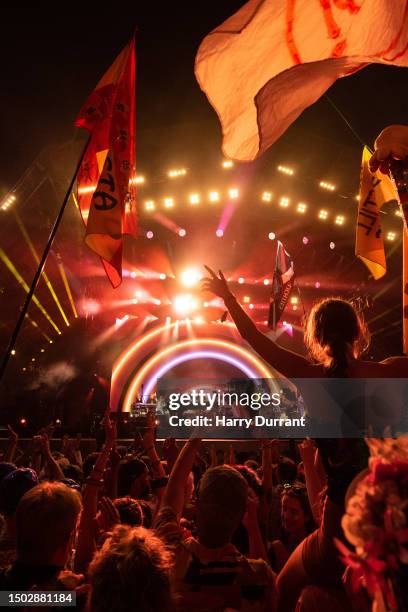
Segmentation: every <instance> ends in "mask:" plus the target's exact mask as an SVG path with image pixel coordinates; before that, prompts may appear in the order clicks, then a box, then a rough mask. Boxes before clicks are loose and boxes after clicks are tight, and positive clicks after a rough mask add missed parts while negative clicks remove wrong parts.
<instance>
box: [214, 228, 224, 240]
mask: <svg viewBox="0 0 408 612" xmlns="http://www.w3.org/2000/svg"><path fill="white" fill-rule="evenodd" d="M215 235H216V236H217V238H222V237H223V235H224V230H222V229H217V231H216V232H215Z"/></svg>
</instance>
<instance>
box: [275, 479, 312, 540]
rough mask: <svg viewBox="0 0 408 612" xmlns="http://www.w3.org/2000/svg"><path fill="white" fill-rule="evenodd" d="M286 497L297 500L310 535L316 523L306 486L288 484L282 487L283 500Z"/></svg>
mask: <svg viewBox="0 0 408 612" xmlns="http://www.w3.org/2000/svg"><path fill="white" fill-rule="evenodd" d="M285 496H287V497H291V498H292V499H297V500H298V501H299V504H300V506H301V508H302V510H303V513H304V515H305V526H306V530H307V532H308V533H311V532H312V531H313V530H314V529H315V528H316V525H315V522H314V519H313V514H312V509H311V508H310V503H309V498H308V495H307V489H306V487H305V485H304V484H302V483H296V484H289V483H286V484H284V485H283V486H282V487H281V499H283V498H284V497H285Z"/></svg>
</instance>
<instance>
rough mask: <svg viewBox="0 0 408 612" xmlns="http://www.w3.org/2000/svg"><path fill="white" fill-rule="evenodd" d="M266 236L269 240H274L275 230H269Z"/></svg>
mask: <svg viewBox="0 0 408 612" xmlns="http://www.w3.org/2000/svg"><path fill="white" fill-rule="evenodd" d="M268 238H269V240H275V238H276V234H275V232H269V234H268Z"/></svg>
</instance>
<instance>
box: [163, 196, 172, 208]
mask: <svg viewBox="0 0 408 612" xmlns="http://www.w3.org/2000/svg"><path fill="white" fill-rule="evenodd" d="M164 206H165V207H166V208H173V207H174V198H164Z"/></svg>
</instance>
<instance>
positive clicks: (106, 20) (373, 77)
mask: <svg viewBox="0 0 408 612" xmlns="http://www.w3.org/2000/svg"><path fill="white" fill-rule="evenodd" d="M242 4H244V3H243V2H242V1H238V0H223V1H222V2H218V1H215V0H210V1H202V0H198V1H195V2H185V1H184V2H181V1H179V2H174V3H167V2H156V3H153V2H150V3H149V2H135V3H132V4H130V3H125V4H124V5H122V4H121V3H109V4H108V3H96V2H90V3H75V2H73V3H72V2H71V3H67V4H63V5H59V6H58V7H57V6H56V5H55V4H53V5H51V4H50V3H35V4H28V3H27V4H24V5H20V3H9V4H8V7H7V11H8V13H9V15H8V17H7V18H6V19H3V28H2V34H1V37H0V49H1V58H2V74H1V115H0V134H1V145H2V146H1V171H0V194H2V193H4V192H5V191H8V190H9V189H10V188H11V187H12V186H13V184H14V182H15V181H16V180H17V179H18V178H19V176H20V175H21V174H22V172H23V171H24V170H25V169H26V167H27V166H28V165H29V164H30V163H31V162H32V160H33V159H34V158H35V157H36V156H37V155H38V154H39V153H40V151H41V150H42V149H43V148H44V147H46V146H47V145H49V144H54V143H57V142H63V141H64V140H66V139H69V138H71V137H72V134H73V131H74V128H73V121H74V120H75V117H76V115H77V113H78V111H79V109H80V107H81V106H82V104H83V102H84V100H85V99H86V97H87V96H88V95H89V93H90V92H91V91H92V89H93V87H94V86H95V84H96V83H97V81H98V80H99V78H100V77H101V76H102V74H103V73H104V72H105V70H106V68H107V67H108V66H109V65H110V63H111V62H112V60H113V59H114V57H115V56H116V55H117V54H118V52H119V51H120V50H121V48H122V47H123V46H124V45H125V44H126V42H127V40H128V39H129V37H130V35H131V33H132V31H133V28H134V27H135V26H137V28H138V31H139V33H138V39H137V40H138V42H137V119H138V135H137V138H138V147H139V151H138V159H139V161H140V162H141V163H142V164H144V163H147V164H154V163H155V162H156V161H159V160H158V159H157V157H158V156H160V155H161V156H163V155H164V157H165V158H166V150H167V151H171V150H172V147H174V143H173V142H169V140H170V139H167V141H166V142H163V134H165V133H166V130H168V129H170V128H171V129H173V130H174V131H172V132H171V134H172V137H171V140H173V139H174V140H178V142H180V141H181V142H183V139H184V138H185V139H186V141H188V144H189V143H190V142H192V141H193V140H194V138H195V139H196V142H197V147H199V146H201V144H202V140H203V138H204V137H205V138H206V139H207V140H208V139H210V140H211V142H212V143H214V145H215V146H216V145H217V144H218V145H219V143H220V132H219V126H218V122H217V120H216V117H215V113H214V112H213V110H212V108H211V107H210V105H209V104H208V102H207V100H206V98H205V96H204V95H203V94H202V93H201V92H200V89H199V87H198V85H197V83H196V81H195V78H194V74H193V65H194V56H195V52H196V50H197V48H198V45H199V43H200V41H201V40H202V38H203V37H204V36H205V35H206V34H207V33H208V32H209V31H210V30H211V29H213V28H214V27H215V26H217V25H219V24H220V23H221V22H222V21H223V20H224V19H225V18H227V17H228V16H229V15H231V14H232V13H233V12H234V11H235V10H237V9H238V8H239V7H240V6H242ZM406 93H407V85H406V76H405V71H404V70H403V69H393V68H388V67H379V66H373V67H369V68H368V69H365V70H363V71H362V72H360V73H358V74H357V75H355V76H353V77H349V78H347V79H342V80H341V81H339V82H337V83H336V84H335V85H334V87H333V88H332V89H331V91H330V96H331V97H332V99H333V100H334V101H335V103H336V104H337V105H338V106H339V108H340V109H341V111H342V112H343V113H344V114H345V115H346V116H347V117H348V118H349V120H350V121H351V123H352V124H353V126H354V127H355V129H356V130H357V131H358V132H359V134H360V135H361V136H362V138H363V140H365V141H367V142H368V143H369V144H372V139H373V138H374V137H375V135H376V133H377V132H378V131H379V130H380V129H381V128H382V127H384V126H385V125H387V124H389V123H392V122H404V121H406V116H407V113H406ZM305 122H308V123H309V124H310V125H312V127H313V126H315V127H316V130H317V131H319V133H320V136H321V137H323V138H326V139H331V140H333V142H336V141H337V142H339V143H341V144H343V143H344V144H346V145H347V144H351V145H355V143H356V139H355V138H354V136H353V135H352V134H351V133H350V132H349V130H348V128H347V127H346V126H345V124H344V123H343V121H342V120H341V119H340V118H339V117H338V116H336V114H335V112H334V111H333V109H332V108H330V106H329V105H328V103H327V101H325V100H322V101H320V102H319V103H318V104H317V105H316V107H315V108H314V109H312V110H311V111H307V112H306V113H305V114H304V116H303V117H301V118H300V119H299V120H298V122H297V123H298V124H299V123H300V124H302V123H305ZM204 126H205V127H204ZM200 141H201V142H200ZM153 142H155V143H156V144H157V143H160V148H157V147H156V148H153V147H152V143H153ZM186 144H187V142H186ZM357 144H358V143H357ZM155 158H156V159H155Z"/></svg>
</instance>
